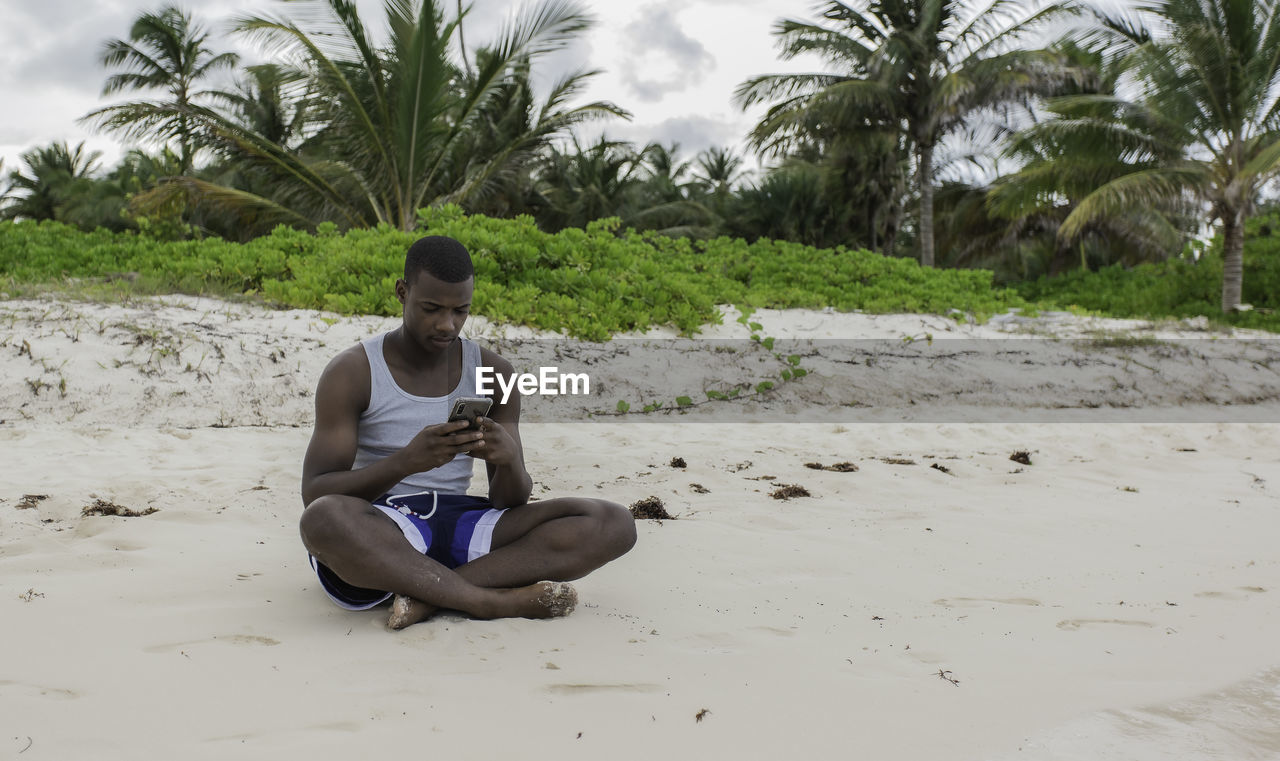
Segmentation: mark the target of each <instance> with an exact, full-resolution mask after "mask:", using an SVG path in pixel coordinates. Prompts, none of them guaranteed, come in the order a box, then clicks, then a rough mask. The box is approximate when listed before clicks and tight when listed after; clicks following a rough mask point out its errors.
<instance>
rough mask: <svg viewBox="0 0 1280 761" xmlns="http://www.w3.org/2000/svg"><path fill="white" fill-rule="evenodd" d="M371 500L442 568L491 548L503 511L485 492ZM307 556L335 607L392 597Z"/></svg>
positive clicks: (358, 605)
mask: <svg viewBox="0 0 1280 761" xmlns="http://www.w3.org/2000/svg"><path fill="white" fill-rule="evenodd" d="M373 506H374V507H376V508H377V509H379V510H381V511H382V512H383V513H384V514H385V515H386V516H387V517H388V518H390V519H391V520H393V521H395V522H396V525H398V526H399V527H400V530H401V531H402V532H404V538H405V539H407V540H409V544H411V545H413V548H414V549H415V550H417V551H418V552H421V553H422V554H423V555H426V556H427V557H429V558H431V559H432V560H435V561H436V562H438V563H440V564H441V565H443V566H445V567H446V568H457V567H458V566H460V565H462V564H463V563H469V562H471V561H472V560H475V559H476V558H478V557H482V556H484V555H487V554H489V548H490V547H491V546H492V544H493V527H494V526H496V525H498V518H500V517H502V513H503V512H504V511H502V510H497V509H494V507H493V503H491V502H490V501H489V500H487V499H485V498H483V497H472V496H469V495H467V494H440V493H439V492H434V491H427V492H419V493H416V494H401V495H398V496H391V495H389V494H384V495H382V496H381V497H378V498H377V499H376V500H374V501H373ZM309 557H310V558H311V567H312V568H314V569H315V572H316V575H317V576H319V577H320V586H321V587H323V588H324V591H325V593H326V594H328V595H329V599H330V600H333V601H334V603H336V604H337V605H338V606H339V607H342V608H346V609H347V610H368V609H369V608H373V607H376V606H378V605H380V604H382V603H384V602H386V601H387V600H389V599H391V593H390V592H384V591H381V590H377V589H366V588H364V587H357V586H353V585H351V584H348V583H347V582H345V581H343V580H342V579H340V578H338V575H337V574H336V573H334V572H333V571H332V570H330V569H329V568H328V567H327V566H325V565H324V564H322V563H320V562H318V561H317V560H316V559H315V557H314V556H309Z"/></svg>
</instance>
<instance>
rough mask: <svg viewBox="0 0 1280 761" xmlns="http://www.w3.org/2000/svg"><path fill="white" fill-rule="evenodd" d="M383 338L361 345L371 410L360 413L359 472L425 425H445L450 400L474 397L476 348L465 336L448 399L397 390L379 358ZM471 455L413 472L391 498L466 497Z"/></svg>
mask: <svg viewBox="0 0 1280 761" xmlns="http://www.w3.org/2000/svg"><path fill="white" fill-rule="evenodd" d="M386 336H387V334H386V333H382V334H380V335H376V336H373V337H372V338H367V339H365V340H364V341H362V342H361V344H362V345H363V346H364V353H365V355H366V356H367V357H368V358H369V381H370V382H369V407H368V408H367V409H365V411H364V412H363V413H362V414H361V415H360V425H359V429H358V433H357V434H356V460H355V464H354V466H353V467H355V468H363V467H366V466H368V465H370V464H372V463H373V462H375V461H377V460H381V459H383V458H385V457H388V456H390V455H391V454H392V453H394V452H396V451H397V450H400V449H403V448H404V446H405V445H406V444H408V443H409V441H410V440H412V439H413V437H414V436H417V435H418V433H419V432H420V431H421V430H422V429H423V428H424V427H426V426H428V425H434V424H436V423H443V422H444V421H445V420H447V419H448V417H449V411H450V409H451V408H452V406H451V405H452V403H453V400H455V399H458V398H461V397H464V396H477V394H476V368H477V367H478V366H479V365H480V347H479V346H477V345H476V344H475V343H473V342H471V341H468V340H467V339H465V338H462V339H460V340H461V341H462V377H461V378H460V379H459V381H458V385H457V386H456V387H455V388H454V389H453V390H452V391H450V392H449V395H448V396H414V395H413V394H410V393H409V392H407V391H405V390H404V389H402V388H400V386H399V384H397V383H396V380H395V378H393V377H392V376H391V368H389V367H387V360H386V358H385V357H383V356H382V342H383V340H384V339H385V338H386ZM472 463H473V460H472V458H471V455H469V454H459V455H457V456H455V457H454V458H453V460H451V461H450V462H447V463H445V464H444V465H442V466H440V467H438V468H436V469H434V470H429V471H427V472H425V473H414V474H413V475H411V476H408V477H407V478H405V479H404V480H403V481H401V482H400V483H398V484H396V485H395V486H393V487H392V488H391V491H390V492H389V493H390V494H412V493H415V492H424V491H439V492H440V493H442V494H466V493H467V490H468V489H469V488H471V467H472Z"/></svg>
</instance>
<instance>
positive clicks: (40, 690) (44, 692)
mask: <svg viewBox="0 0 1280 761" xmlns="http://www.w3.org/2000/svg"><path fill="white" fill-rule="evenodd" d="M15 692H16V693H19V694H21V695H22V697H23V699H24V700H27V699H31V698H53V699H54V700H74V699H75V698H78V697H80V693H78V692H76V691H74V690H66V689H63V688H61V687H41V686H40V685H38V684H26V683H24V682H12V681H9V680H7V679H0V694H5V693H15Z"/></svg>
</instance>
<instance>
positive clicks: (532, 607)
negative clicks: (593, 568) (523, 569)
mask: <svg viewBox="0 0 1280 761" xmlns="http://www.w3.org/2000/svg"><path fill="white" fill-rule="evenodd" d="M493 591H495V592H498V593H499V594H500V595H501V596H502V600H501V603H500V607H499V609H498V611H496V612H497V615H495V616H493V618H508V617H519V618H561V617H563V616H567V615H569V614H570V613H572V612H573V609H574V608H576V607H578V591H577V590H576V589H574V588H573V586H572V585H571V584H566V583H564V582H563V581H539V582H538V583H537V584H530V585H529V586H527V587H520V588H518V589H496V590H493Z"/></svg>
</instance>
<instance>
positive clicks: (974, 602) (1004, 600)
mask: <svg viewBox="0 0 1280 761" xmlns="http://www.w3.org/2000/svg"><path fill="white" fill-rule="evenodd" d="M991 603H995V604H997V605H1027V606H1032V607H1039V606H1040V605H1041V602H1040V601H1039V600H1032V599H1031V598H1030V597H943V598H941V599H938V600H934V601H933V604H934V605H941V606H942V607H944V608H979V607H985V606H987V605H989V604H991Z"/></svg>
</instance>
